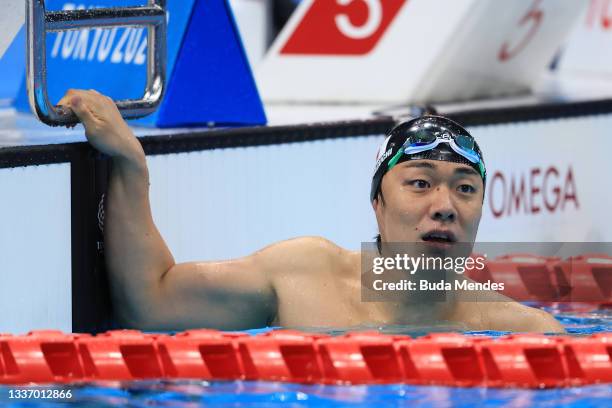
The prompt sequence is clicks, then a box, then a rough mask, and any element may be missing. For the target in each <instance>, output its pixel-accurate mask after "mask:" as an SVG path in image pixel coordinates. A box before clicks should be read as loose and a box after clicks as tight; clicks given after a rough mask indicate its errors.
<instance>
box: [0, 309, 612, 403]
mask: <svg viewBox="0 0 612 408" xmlns="http://www.w3.org/2000/svg"><path fill="white" fill-rule="evenodd" d="M547 310H549V311H550V312H552V313H553V314H554V315H555V317H556V318H557V319H558V320H559V321H560V322H561V323H563V325H564V326H565V328H566V330H567V331H568V333H570V334H572V335H576V336H583V335H588V334H591V333H597V332H610V331H612V309H602V310H596V311H589V312H576V311H572V310H563V309H562V308H555V309H547ZM438 329H439V328H438ZM266 330H269V329H266ZM431 330H432V329H431V328H426V329H425V328H415V327H400V326H388V327H386V328H384V330H382V331H383V332H389V333H406V334H410V335H412V336H419V335H422V334H425V333H426V332H429V331H431ZM261 331H262V330H253V331H251V333H252V334H255V333H257V332H261ZM339 332H340V331H339V330H334V331H332V333H339ZM466 333H469V334H472V335H489V336H499V335H502V334H505V333H503V332H466ZM60 388H61V389H64V390H66V389H70V390H71V391H72V398H71V399H70V400H65V401H58V400H53V401H51V400H19V401H17V400H9V398H8V397H9V390H10V389H15V388H14V387H13V388H9V387H2V386H0V405H2V406H14V407H18V406H19V407H22V406H23V407H25V406H28V407H60V406H74V405H75V404H78V405H79V406H86V407H110V406H130V407H150V406H156V407H198V406H209V405H217V406H219V405H220V406H232V407H240V406H258V407H268V406H269V407H272V406H274V407H278V406H281V405H282V406H288V407H301V406H313V405H316V406H321V407H344V406H351V407H372V406H376V405H379V406H410V407H432V406H435V407H447V406H448V407H450V406H453V407H474V406H487V407H512V408H518V407H533V406H538V407H556V406H564V407H610V406H612V402H611V401H612V384H606V385H596V386H587V387H575V388H563V389H548V390H526V389H493V388H491V389H487V388H480V387H478V388H453V387H430V386H412V385H401V384H398V385H375V386H350V387H347V386H322V385H304V384H287V383H277V382H259V381H226V382H207V381H133V382H123V383H120V382H106V383H95V384H84V385H79V386H68V387H66V386H63V387H60ZM39 389H40V388H39Z"/></svg>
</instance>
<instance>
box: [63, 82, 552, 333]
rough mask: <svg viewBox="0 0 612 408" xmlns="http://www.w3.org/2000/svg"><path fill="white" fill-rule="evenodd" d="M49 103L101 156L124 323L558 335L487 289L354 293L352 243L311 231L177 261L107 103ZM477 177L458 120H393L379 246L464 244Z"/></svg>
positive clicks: (377, 181) (357, 288) (84, 96)
mask: <svg viewBox="0 0 612 408" xmlns="http://www.w3.org/2000/svg"><path fill="white" fill-rule="evenodd" d="M60 105H62V106H64V107H67V108H70V109H72V111H73V112H74V113H75V114H76V115H77V117H78V118H79V119H80V121H81V122H82V123H83V125H84V126H85V134H86V137H87V139H88V141H89V142H90V143H91V144H92V145H93V147H94V148H96V149H97V150H99V151H100V152H102V153H105V154H106V155H108V156H109V157H110V160H111V175H110V180H109V186H108V193H107V202H106V212H105V214H106V219H105V231H104V234H105V236H104V239H105V250H106V262H107V270H108V273H109V280H110V286H111V293H112V297H113V304H114V309H115V311H116V317H117V318H118V319H119V321H120V323H121V324H122V325H123V326H124V327H130V328H137V329H141V330H184V329H188V328H196V327H207V328H217V329H223V330H240V329H250V328H258V327H264V326H269V325H271V326H291V327H297V326H300V327H307V326H311V327H323V326H327V327H351V326H359V325H369V326H371V325H379V326H380V325H394V324H428V325H431V324H432V322H444V323H445V324H449V323H450V324H456V325H457V326H460V327H464V328H466V329H469V330H508V331H523V332H563V327H562V326H561V325H560V324H559V322H557V321H556V320H555V319H554V318H553V317H552V316H551V315H549V314H548V313H546V312H544V311H541V310H538V309H534V308H530V307H527V306H524V305H522V304H520V303H517V302H514V301H512V300H511V299H509V298H506V297H504V296H502V295H499V294H497V293H495V292H491V293H490V295H491V296H493V297H494V300H495V301H494V302H492V301H490V300H489V301H487V302H477V301H469V302H468V301H461V299H455V300H453V301H451V302H445V303H439V302H438V303H437V304H433V303H432V304H427V302H426V301H425V302H419V303H415V302H408V301H407V302H402V301H397V302H362V301H361V254H360V252H355V251H349V250H346V249H343V248H340V247H339V246H337V245H335V244H334V243H332V242H330V241H328V240H326V239H324V238H319V237H303V238H295V239H291V240H287V241H283V242H278V243H275V244H273V245H270V246H268V247H266V248H263V249H261V250H259V251H258V252H256V253H254V254H252V255H248V256H245V257H244V258H240V259H234V260H226V261H218V262H190V263H179V264H177V263H176V262H175V261H174V258H173V256H172V254H171V252H170V250H169V249H168V247H167V245H166V243H165V242H164V239H163V238H162V236H161V235H160V233H159V231H158V229H157V228H156V226H155V223H154V222H153V217H152V214H151V207H150V203H149V174H148V170H147V164H146V159H145V154H144V151H143V149H142V147H141V145H140V142H139V141H138V139H136V137H135V136H134V134H133V133H132V131H131V129H130V128H129V126H128V125H127V124H126V122H125V121H124V120H123V119H122V118H121V115H120V114H119V111H118V110H117V108H116V106H115V104H114V103H113V101H112V100H111V99H109V98H108V97H106V96H103V95H101V94H99V93H98V92H96V91H82V90H70V91H68V93H67V94H66V95H65V96H64V97H63V98H62V100H61V101H60ZM432 135H433V136H432ZM380 158H382V159H380ZM485 179H486V173H485V170H484V163H483V161H482V154H481V153H480V150H479V149H478V147H477V145H476V144H475V142H474V140H473V138H472V137H471V136H469V133H467V131H466V130H465V129H463V128H461V127H460V126H459V125H457V124H455V123H454V122H452V121H450V120H449V119H446V118H443V117H422V118H420V119H416V120H413V121H410V122H408V123H404V124H401V125H399V126H398V127H396V128H395V129H394V130H393V131H392V132H391V133H390V135H389V137H388V138H387V139H386V140H385V142H384V145H383V147H382V148H381V150H380V153H379V160H378V163H377V170H376V171H375V174H374V177H373V180H372V189H371V191H372V192H371V197H370V198H371V203H372V208H373V210H374V214H375V216H376V220H377V223H378V228H379V232H380V235H379V239H378V241H379V243H380V244H384V243H385V242H417V243H421V244H428V245H429V244H431V245H433V246H437V245H441V246H452V245H453V244H454V243H457V242H464V243H470V244H472V245H473V243H474V241H475V239H476V233H477V231H478V224H479V222H480V218H481V214H482V203H483V197H484V188H485ZM208 199H210V200H214V199H215V198H214V197H208ZM178 210H179V209H177V211H178ZM222 210H223V206H222V205H221V204H219V211H222ZM208 233H209V234H210V236H211V237H212V236H214V231H208ZM406 296H409V294H407V295H406Z"/></svg>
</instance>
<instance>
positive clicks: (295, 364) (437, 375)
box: [0, 330, 612, 388]
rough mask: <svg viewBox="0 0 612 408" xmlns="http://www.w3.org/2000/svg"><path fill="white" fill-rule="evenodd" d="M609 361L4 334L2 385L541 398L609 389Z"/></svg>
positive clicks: (500, 342) (532, 344)
mask: <svg viewBox="0 0 612 408" xmlns="http://www.w3.org/2000/svg"><path fill="white" fill-rule="evenodd" d="M611 360H612V333H599V334H594V335H591V336H589V337H570V336H559V337H551V336H544V335H538V334H518V335H509V336H504V337H500V338H490V337H474V336H466V335H461V334H456V333H448V334H440V333H436V334H429V335H427V336H425V337H420V338H416V339H413V338H410V337H409V336H391V335H382V334H378V333H376V332H366V333H349V334H346V335H344V336H340V337H330V336H327V335H321V334H310V333H302V332H297V331H289V330H279V331H272V332H268V333H265V334H260V335H256V336H250V335H248V334H245V333H225V332H220V331H215V330H190V331H186V332H183V333H179V334H176V335H174V336H170V335H164V334H144V333H141V332H138V331H133V330H124V331H111V332H107V333H104V334H100V335H97V336H91V335H87V334H64V333H62V332H59V331H34V332H30V333H29V334H27V335H25V336H11V335H8V334H4V335H3V334H0V384H25V383H51V382H53V383H70V382H86V381H99V380H137V379H162V378H165V379H202V380H238V379H241V380H267V381H289V382H300V383H321V384H385V383H406V384H418V385H430V384H432V385H433V384H435V385H450V386H488V387H530V388H541V387H566V386H576V385H585V384H594V383H610V382H612V362H611Z"/></svg>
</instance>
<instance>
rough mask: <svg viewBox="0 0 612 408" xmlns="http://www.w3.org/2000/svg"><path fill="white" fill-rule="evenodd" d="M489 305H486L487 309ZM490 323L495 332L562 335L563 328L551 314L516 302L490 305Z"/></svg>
mask: <svg viewBox="0 0 612 408" xmlns="http://www.w3.org/2000/svg"><path fill="white" fill-rule="evenodd" d="M486 306H487V304H486V303H485V304H484V307H486ZM490 306H493V307H492V308H491V311H490V312H489V313H488V317H489V321H490V324H491V325H492V326H498V327H495V328H494V329H495V330H508V331H520V332H537V333H562V332H564V331H565V330H564V329H563V326H562V325H561V324H560V323H559V322H558V321H557V320H556V319H555V318H554V317H553V316H552V315H550V314H549V313H547V312H545V311H543V310H540V309H536V308H533V307H529V306H525V305H522V304H520V303H518V302H515V301H506V302H499V303H493V304H490Z"/></svg>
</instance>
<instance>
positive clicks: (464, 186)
mask: <svg viewBox="0 0 612 408" xmlns="http://www.w3.org/2000/svg"><path fill="white" fill-rule="evenodd" d="M458 190H459V192H461V193H466V194H471V193H475V192H476V189H475V188H474V187H473V186H471V185H469V184H462V185H460V186H459V187H458Z"/></svg>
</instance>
